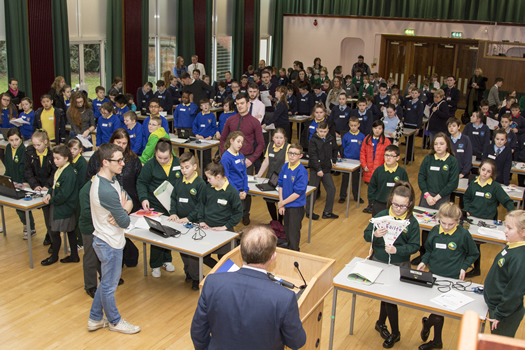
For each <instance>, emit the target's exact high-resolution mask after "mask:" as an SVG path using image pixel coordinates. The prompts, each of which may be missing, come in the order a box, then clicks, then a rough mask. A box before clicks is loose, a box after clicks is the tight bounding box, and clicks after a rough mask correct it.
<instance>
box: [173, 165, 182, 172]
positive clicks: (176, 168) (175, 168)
mask: <svg viewBox="0 0 525 350" xmlns="http://www.w3.org/2000/svg"><path fill="white" fill-rule="evenodd" d="M171 170H172V171H175V170H180V165H176V166H174V167H173V168H171Z"/></svg>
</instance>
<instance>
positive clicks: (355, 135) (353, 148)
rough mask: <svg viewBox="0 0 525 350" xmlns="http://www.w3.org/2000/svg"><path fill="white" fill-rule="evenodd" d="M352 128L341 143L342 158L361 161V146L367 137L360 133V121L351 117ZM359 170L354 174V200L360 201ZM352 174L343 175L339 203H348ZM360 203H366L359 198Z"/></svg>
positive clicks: (349, 123) (350, 124)
mask: <svg viewBox="0 0 525 350" xmlns="http://www.w3.org/2000/svg"><path fill="white" fill-rule="evenodd" d="M348 126H349V127H350V132H347V133H346V134H345V135H344V136H343V139H342V142H341V151H342V152H341V153H342V157H343V158H345V159H354V160H359V155H360V154H361V145H362V144H363V140H364V139H365V135H364V134H363V133H362V132H360V131H359V126H360V123H359V119H357V117H350V121H349V122H348ZM359 171H360V170H359V169H358V170H356V171H354V172H353V173H352V193H353V195H354V200H355V201H357V200H358V199H357V198H358V197H357V196H358V193H357V192H358V190H359ZM349 177H350V174H348V173H343V180H342V181H341V191H340V192H339V203H344V202H345V201H346V192H347V190H348V181H349ZM359 203H364V201H363V200H362V199H361V198H359Z"/></svg>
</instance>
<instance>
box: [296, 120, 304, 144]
mask: <svg viewBox="0 0 525 350" xmlns="http://www.w3.org/2000/svg"><path fill="white" fill-rule="evenodd" d="M302 125H303V123H297V129H299V130H298V134H297V135H298V137H299V141H297V142H298V143H301V129H302V128H301V126H302Z"/></svg>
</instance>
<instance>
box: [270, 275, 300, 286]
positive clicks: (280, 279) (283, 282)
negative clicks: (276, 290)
mask: <svg viewBox="0 0 525 350" xmlns="http://www.w3.org/2000/svg"><path fill="white" fill-rule="evenodd" d="M267 275H268V278H269V279H270V280H272V281H274V282H279V284H280V285H281V286H283V287H286V288H290V289H294V288H295V287H296V286H295V285H294V284H293V283H292V282H288V281H285V280H283V279H282V278H278V277H275V275H272V274H271V273H269V272H267Z"/></svg>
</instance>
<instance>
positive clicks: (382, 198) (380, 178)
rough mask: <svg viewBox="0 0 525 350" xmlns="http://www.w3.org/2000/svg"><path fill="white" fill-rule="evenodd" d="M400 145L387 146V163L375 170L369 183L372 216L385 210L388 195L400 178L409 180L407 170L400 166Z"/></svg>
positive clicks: (369, 201)
mask: <svg viewBox="0 0 525 350" xmlns="http://www.w3.org/2000/svg"><path fill="white" fill-rule="evenodd" d="M399 153H400V152H399V147H397V146H395V145H389V146H386V148H385V164H384V166H379V167H377V168H376V170H374V173H373V174H372V178H371V179H370V183H369V184H368V203H370V205H373V207H372V217H375V216H376V215H377V214H378V213H379V212H380V211H383V210H385V209H386V208H387V207H386V202H387V200H388V195H389V194H390V191H391V190H392V188H394V185H395V184H396V182H398V181H399V180H402V181H406V182H409V180H408V174H407V172H406V170H405V169H404V168H402V167H400V166H399V165H398V164H397V162H398V161H399Z"/></svg>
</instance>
